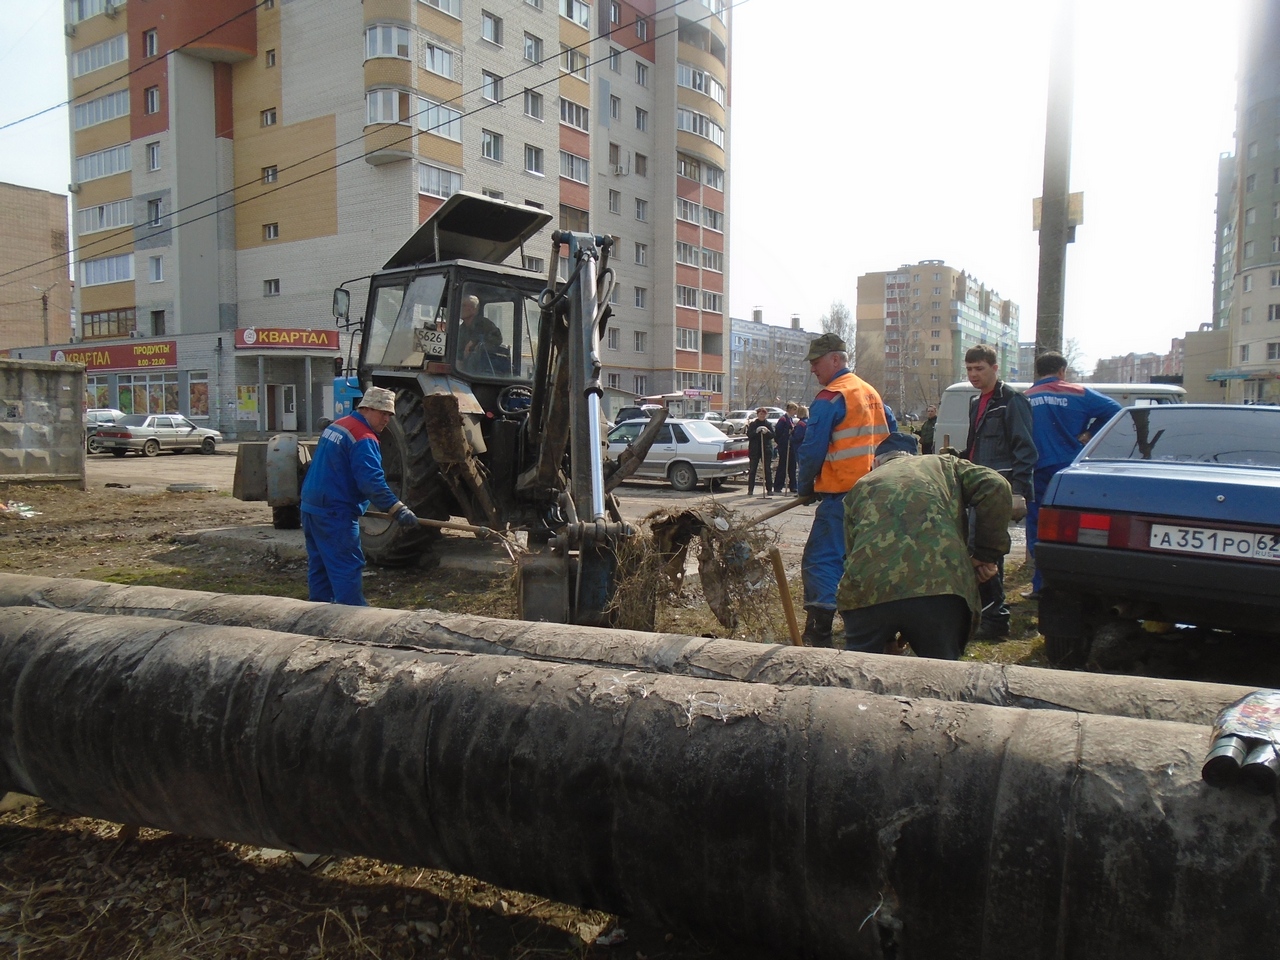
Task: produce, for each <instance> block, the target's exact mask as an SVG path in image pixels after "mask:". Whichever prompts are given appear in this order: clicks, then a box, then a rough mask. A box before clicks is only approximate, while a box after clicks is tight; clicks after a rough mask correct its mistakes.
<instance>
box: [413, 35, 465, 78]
mask: <svg viewBox="0 0 1280 960" xmlns="http://www.w3.org/2000/svg"><path fill="white" fill-rule="evenodd" d="M422 69H423V70H428V71H430V72H431V73H434V74H438V75H439V76H442V77H448V78H449V79H450V80H455V79H457V78H456V76H455V74H454V60H453V51H452V50H446V49H445V48H444V47H438V46H436V45H435V44H434V43H427V44H423V47H422Z"/></svg>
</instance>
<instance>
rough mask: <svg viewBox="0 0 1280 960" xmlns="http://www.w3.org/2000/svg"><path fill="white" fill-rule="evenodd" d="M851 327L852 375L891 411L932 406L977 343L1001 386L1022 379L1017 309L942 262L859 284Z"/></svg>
mask: <svg viewBox="0 0 1280 960" xmlns="http://www.w3.org/2000/svg"><path fill="white" fill-rule="evenodd" d="M856 320H857V361H856V372H857V374H858V376H859V377H861V378H862V379H863V380H866V381H867V382H868V383H870V384H871V385H872V386H874V387H875V388H876V389H877V390H879V391H880V395H881V396H882V397H883V398H884V400H885V402H886V403H888V404H889V405H890V406H891V407H892V408H893V409H894V411H895V412H899V413H903V414H906V413H923V411H924V408H925V407H926V406H928V405H929V404H930V403H937V402H938V401H939V400H940V399H941V398H942V391H943V390H945V389H946V388H947V387H948V386H950V385H951V384H952V383H955V382H956V381H957V380H963V379H964V354H965V351H966V350H968V349H969V348H970V347H973V346H976V345H977V344H980V343H987V344H990V345H991V346H992V347H994V348H995V350H996V354H997V359H998V363H999V365H1000V371H1001V376H1002V377H1003V378H1004V379H1006V380H1017V379H1019V377H1020V376H1021V374H1020V372H1019V368H1018V363H1019V357H1018V305H1017V304H1016V303H1014V302H1013V301H1012V300H1006V299H1004V298H1003V297H1001V296H1000V295H999V294H998V293H996V292H995V291H994V290H992V289H990V288H989V287H987V286H986V284H984V283H982V282H980V281H979V280H978V279H977V278H975V277H973V276H970V275H969V274H967V273H965V272H964V271H963V270H957V269H955V268H954V267H948V266H947V265H946V264H945V263H944V262H943V261H941V260H921V261H920V262H919V263H917V264H903V265H902V266H901V267H899V268H898V269H897V270H886V271H882V272H879V273H864V274H863V275H862V276H860V277H858V307H857V317H856ZM1024 379H1025V378H1024Z"/></svg>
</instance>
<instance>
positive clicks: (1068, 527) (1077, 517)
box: [1036, 507, 1132, 547]
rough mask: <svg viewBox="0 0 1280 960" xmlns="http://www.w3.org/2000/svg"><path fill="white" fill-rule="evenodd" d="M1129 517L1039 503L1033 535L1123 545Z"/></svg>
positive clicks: (1060, 540) (1096, 544)
mask: <svg viewBox="0 0 1280 960" xmlns="http://www.w3.org/2000/svg"><path fill="white" fill-rule="evenodd" d="M1131 520H1132V518H1131V517H1129V516H1128V515H1126V514H1117V513H1086V512H1084V511H1082V510H1059V509H1058V508H1056V507H1041V508H1040V523H1039V528H1038V530H1037V532H1036V539H1037V540H1045V541H1047V542H1051V543H1078V544H1081V545H1082V546H1086V547H1127V546H1129V531H1130V528H1131V526H1132V523H1131Z"/></svg>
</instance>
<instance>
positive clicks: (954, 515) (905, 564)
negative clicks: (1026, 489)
mask: <svg viewBox="0 0 1280 960" xmlns="http://www.w3.org/2000/svg"><path fill="white" fill-rule="evenodd" d="M915 449H916V442H915V438H914V437H912V436H909V435H908V434H905V433H894V434H890V435H889V437H888V438H887V439H886V440H884V441H883V442H882V443H881V444H880V446H879V447H877V448H876V458H875V461H874V464H873V466H872V470H871V472H870V473H868V474H867V475H866V476H864V477H863V478H862V479H861V480H859V481H858V482H857V483H855V484H854V485H853V489H852V490H850V491H849V495H848V496H847V497H845V498H844V536H845V545H846V550H847V551H848V553H847V556H846V557H845V562H844V575H843V576H842V577H841V578H840V586H839V589H838V591H837V599H838V603H839V607H840V616H841V617H842V618H843V619H844V638H845V649H846V650H859V651H862V652H864V653H885V652H890V653H896V652H899V651H900V650H901V648H902V646H906V645H909V646H910V647H911V649H912V650H914V651H915V652H916V655H917V656H921V657H933V658H935V659H939V660H958V659H960V654H961V653H963V652H964V648H965V644H967V643H968V642H969V638H970V637H971V636H972V635H973V633H974V631H975V630H976V629H977V627H978V624H979V622H980V620H981V611H982V602H981V600H980V599H979V594H978V589H979V583H980V582H982V581H986V580H990V579H991V578H992V577H994V576H995V575H996V572H997V569H998V563H999V561H1000V559H1001V558H1002V557H1004V555H1005V554H1007V553H1008V552H1009V517H1010V514H1011V510H1012V506H1013V503H1012V498H1011V496H1010V494H1009V483H1008V481H1007V480H1005V479H1004V478H1003V477H1002V476H1000V474H998V473H996V472H995V471H994V470H991V469H989V468H987V467H980V466H978V465H977V464H975V463H970V462H969V461H967V460H962V459H960V458H959V457H953V456H950V455H947V454H943V455H941V456H921V457H917V456H915V455H914V454H915ZM971 513H972V516H973V536H972V547H971V546H970V542H971V541H970V534H969V517H970V514H971Z"/></svg>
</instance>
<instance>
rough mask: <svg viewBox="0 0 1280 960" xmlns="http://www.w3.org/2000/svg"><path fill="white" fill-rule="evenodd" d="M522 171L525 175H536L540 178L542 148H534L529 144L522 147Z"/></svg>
mask: <svg viewBox="0 0 1280 960" xmlns="http://www.w3.org/2000/svg"><path fill="white" fill-rule="evenodd" d="M524 169H525V173H536V174H537V175H538V176H542V175H543V174H542V148H541V147H535V146H534V145H533V144H531V143H526V144H525V145H524Z"/></svg>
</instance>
